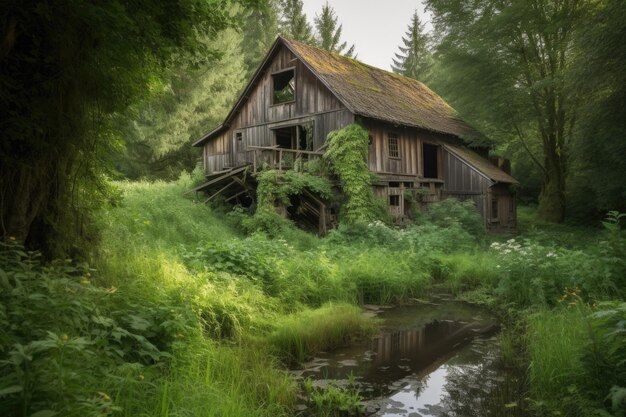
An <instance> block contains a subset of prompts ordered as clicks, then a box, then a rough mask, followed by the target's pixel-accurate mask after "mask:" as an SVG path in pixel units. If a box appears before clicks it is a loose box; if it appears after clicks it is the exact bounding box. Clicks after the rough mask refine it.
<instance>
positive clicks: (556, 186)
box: [538, 146, 565, 223]
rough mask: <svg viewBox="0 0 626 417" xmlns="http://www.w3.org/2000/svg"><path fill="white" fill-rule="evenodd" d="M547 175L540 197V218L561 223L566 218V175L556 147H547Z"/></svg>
mask: <svg viewBox="0 0 626 417" xmlns="http://www.w3.org/2000/svg"><path fill="white" fill-rule="evenodd" d="M545 148H546V149H545V152H546V157H545V175H544V178H543V185H542V188H541V194H540V195H539V210H538V211H539V217H540V218H541V219H543V220H545V221H549V222H554V223H561V222H562V221H563V219H564V218H565V173H564V166H563V161H562V159H561V156H560V155H559V153H558V152H557V150H556V149H555V147H551V146H546V147H545Z"/></svg>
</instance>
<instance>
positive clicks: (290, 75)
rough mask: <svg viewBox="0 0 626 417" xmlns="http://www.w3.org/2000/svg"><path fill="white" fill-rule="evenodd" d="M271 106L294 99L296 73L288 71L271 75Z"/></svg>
mask: <svg viewBox="0 0 626 417" xmlns="http://www.w3.org/2000/svg"><path fill="white" fill-rule="evenodd" d="M272 88H273V91H274V93H273V95H272V104H281V103H288V102H290V101H294V100H295V99H296V71H295V70H294V69H289V70H286V71H281V72H279V73H276V74H272Z"/></svg>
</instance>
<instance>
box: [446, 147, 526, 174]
mask: <svg viewBox="0 0 626 417" xmlns="http://www.w3.org/2000/svg"><path fill="white" fill-rule="evenodd" d="M443 146H444V148H446V149H447V150H448V151H449V152H451V153H452V154H453V155H456V156H457V157H459V158H460V159H462V160H463V161H465V162H466V163H468V164H469V165H470V166H472V167H474V168H475V169H476V170H477V171H478V172H480V173H482V174H483V175H484V176H485V177H487V178H489V179H490V180H492V181H494V182H503V183H507V184H519V182H518V181H517V180H516V179H515V178H513V177H512V176H510V175H509V174H507V173H506V172H504V171H503V170H501V169H500V168H498V167H497V166H495V165H494V164H492V163H491V162H489V161H488V160H487V159H485V158H483V157H482V156H480V155H478V154H477V153H476V152H474V151H472V150H470V149H468V148H465V147H463V146H455V145H451V144H445V145H443Z"/></svg>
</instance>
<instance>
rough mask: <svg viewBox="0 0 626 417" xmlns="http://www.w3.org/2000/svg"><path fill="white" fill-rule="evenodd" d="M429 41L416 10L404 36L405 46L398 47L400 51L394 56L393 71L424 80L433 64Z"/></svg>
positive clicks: (403, 42)
mask: <svg viewBox="0 0 626 417" xmlns="http://www.w3.org/2000/svg"><path fill="white" fill-rule="evenodd" d="M428 41H429V40H428V36H427V35H426V34H425V33H424V24H423V23H422V22H421V21H420V18H419V15H418V14H417V10H415V13H414V14H413V17H412V18H411V23H410V24H409V28H408V30H407V32H406V35H405V36H403V37H402V44H403V46H400V47H398V49H399V50H400V52H399V53H397V54H395V55H396V57H395V58H393V64H392V65H391V68H392V69H393V71H394V72H396V73H398V74H402V75H404V76H407V77H411V78H414V79H416V80H423V79H424V78H425V77H426V75H427V74H428V71H429V70H430V67H431V65H432V64H431V63H432V55H431V53H430V51H429V50H428Z"/></svg>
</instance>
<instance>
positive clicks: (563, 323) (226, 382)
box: [0, 176, 626, 416]
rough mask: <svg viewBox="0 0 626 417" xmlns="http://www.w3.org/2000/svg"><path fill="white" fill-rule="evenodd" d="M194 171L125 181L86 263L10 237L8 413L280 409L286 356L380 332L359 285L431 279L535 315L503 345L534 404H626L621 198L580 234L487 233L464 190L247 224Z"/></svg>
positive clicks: (349, 396) (341, 395) (288, 390)
mask: <svg viewBox="0 0 626 417" xmlns="http://www.w3.org/2000/svg"><path fill="white" fill-rule="evenodd" d="M191 181H192V179H191V178H190V177H189V176H182V177H181V179H180V180H179V181H178V182H177V183H163V182H155V183H142V182H140V183H118V184H117V185H116V186H117V187H118V188H119V189H120V192H121V194H122V197H121V199H120V200H118V201H117V202H116V203H115V206H113V205H112V206H109V207H108V208H107V209H106V210H104V211H103V212H102V213H101V216H100V218H101V227H102V228H103V241H102V242H103V243H102V248H101V250H100V251H99V252H98V253H96V254H94V255H93V257H92V265H93V266H92V267H91V268H90V267H87V266H86V265H83V264H79V263H76V262H75V261H65V260H61V261H56V262H54V263H53V264H44V263H42V261H41V260H40V259H39V258H38V255H37V254H34V253H29V252H25V251H24V250H23V249H22V248H21V246H20V245H19V244H17V243H15V242H12V241H8V242H6V243H4V244H3V247H2V251H0V257H1V262H0V265H1V268H0V270H1V271H2V273H1V274H0V278H1V279H0V285H1V286H2V292H1V293H0V302H1V305H2V310H0V340H1V341H2V344H1V346H2V350H1V351H0V355H1V360H2V362H0V367H1V368H2V369H1V371H2V373H1V375H2V377H0V404H1V405H2V409H3V410H8V415H11V416H30V415H32V414H34V413H37V412H41V413H42V414H40V415H64V416H65V415H67V416H73V415H76V416H79V415H80V416H85V415H86V416H90V415H92V416H101V415H127V416H134V415H141V414H147V415H157V416H166V415H176V414H191V415H230V416H247V415H261V416H262V415H267V416H280V415H288V414H289V413H290V412H291V408H290V407H292V405H293V404H294V403H295V398H296V391H297V387H296V386H295V384H294V383H293V382H292V380H291V379H290V378H289V377H287V375H286V374H285V373H284V371H283V370H281V369H284V368H283V366H284V364H294V363H297V362H299V361H302V360H304V359H306V358H307V357H308V356H309V355H312V354H314V353H315V352H316V351H318V350H321V349H331V348H334V347H337V346H341V345H343V344H347V343H351V342H352V341H353V340H354V339H358V338H360V337H366V336H367V335H368V334H370V332H371V331H372V330H373V329H375V327H376V323H375V322H372V321H371V320H369V319H366V318H365V317H364V316H362V315H361V313H360V310H359V309H358V307H355V306H356V305H358V304H359V303H384V304H387V303H403V302H410V301H411V300H412V299H414V298H424V297H426V296H427V295H428V293H429V291H430V290H431V288H432V287H433V286H440V287H444V288H447V289H449V290H450V291H452V292H453V293H454V294H456V295H457V296H459V297H462V298H468V299H472V300H473V301H481V302H484V303H487V304H488V305H491V306H493V307H494V308H498V309H499V310H501V311H508V312H509V313H510V314H511V316H512V317H516V320H517V321H518V322H520V323H525V327H522V329H525V330H524V332H525V339H524V343H521V344H515V346H513V347H511V349H516V346H517V348H519V347H521V348H524V349H525V350H527V353H526V355H527V356H526V357H527V358H528V361H529V362H530V364H531V367H530V371H529V372H530V374H529V376H530V381H531V397H532V399H533V404H534V408H535V409H536V410H537V411H538V412H543V411H545V412H546V413H551V412H552V411H554V410H557V411H561V412H563V413H565V412H569V411H568V410H578V411H576V413H578V415H581V416H582V415H588V413H589V412H591V411H590V410H599V409H603V410H605V411H606V412H609V413H614V415H620V414H619V413H620V412H621V411H620V410H622V409H621V408H620V407H623V403H621V402H620V401H622V399H621V398H622V396H621V395H622V393H623V386H622V385H623V384H622V382H621V381H623V377H624V369H623V366H622V365H623V363H622V362H623V360H624V354H625V352H624V351H623V346H624V339H623V315H624V306H623V302H617V301H613V303H612V304H606V303H604V302H603V301H602V300H610V299H613V300H622V299H623V297H624V294H623V288H624V283H623V277H624V276H625V274H624V270H625V269H626V266H625V265H624V259H626V256H624V236H623V233H624V232H623V231H622V230H621V226H620V223H619V222H620V221H621V217H620V215H619V214H618V213H613V214H612V216H611V217H610V218H609V219H608V220H607V226H608V229H607V231H605V232H603V233H600V232H596V233H597V238H596V239H595V240H594V239H592V238H591V237H590V236H587V240H585V241H583V242H585V243H584V245H582V246H581V245H580V244H579V243H577V241H579V239H578V238H577V236H575V235H574V236H569V235H568V234H563V235H562V236H561V237H559V236H557V232H555V231H553V232H552V233H553V234H552V235H548V236H540V238H539V239H538V238H537V236H538V235H537V232H535V231H533V230H529V232H527V233H528V234H527V235H522V236H516V237H514V238H501V239H496V240H495V242H490V241H491V240H493V237H491V238H489V237H487V236H485V235H484V233H483V232H481V231H479V229H478V228H474V227H472V224H474V222H480V220H476V218H475V217H474V216H475V213H474V211H473V208H471V207H468V206H467V205H466V204H462V203H458V202H454V201H446V202H445V203H442V204H440V205H435V206H434V208H433V210H432V211H431V212H430V213H428V214H425V215H424V216H423V217H421V218H420V219H419V222H418V224H415V225H413V226H410V227H407V228H404V229H398V228H391V227H389V226H386V225H385V224H384V223H381V222H371V223H356V224H354V225H347V224H344V225H342V226H341V227H339V228H338V229H337V230H335V231H333V232H332V233H331V234H330V235H329V236H328V237H327V238H324V239H320V238H317V237H314V236H311V235H308V234H306V233H304V232H295V229H293V227H291V226H289V225H286V226H285V229H284V230H287V231H289V233H288V234H282V235H281V233H282V232H277V235H276V236H275V237H270V236H268V235H267V234H265V233H256V234H253V235H251V236H246V235H244V234H242V233H241V232H240V230H242V229H241V222H242V221H244V220H245V219H249V218H250V216H249V215H246V214H244V213H241V212H240V213H239V214H238V215H236V216H229V215H226V214H222V213H220V212H218V211H212V210H211V209H209V208H207V207H206V206H204V205H202V204H198V203H195V202H193V201H191V200H187V199H183V198H181V194H182V193H183V192H184V191H185V190H186V189H188V188H189V186H190V182H191ZM470 231H473V233H470ZM568 233H569V232H568ZM585 233H586V234H587V235H588V232H585ZM550 236H553V237H554V238H555V239H554V241H555V242H557V241H560V240H559V239H564V238H565V237H566V238H567V239H569V241H570V243H569V244H568V245H563V244H557V243H550V240H551V239H550ZM587 242H588V243H587ZM565 246H568V247H567V248H566V247H565ZM601 301H602V302H601ZM572 303H573V304H572ZM595 303H598V304H597V305H594V304H595ZM526 317H527V318H526ZM620 326H621V327H620ZM518 345H521V346H518ZM510 356H516V357H518V358H520V357H524V356H523V355H520V354H519V353H510ZM605 397H606V398H608V399H607V402H606V403H605V402H604V398H605ZM155 398H156V399H158V400H157V401H155ZM310 398H311V401H312V403H311V404H313V403H316V404H317V403H319V404H318V405H319V410H318V411H319V412H320V413H327V415H335V413H339V414H340V411H338V410H343V409H344V408H345V409H346V410H348V409H350V410H352V411H355V410H356V408H354V407H357V404H358V393H356V392H352V391H350V392H348V391H346V392H344V391H342V389H340V388H336V389H334V388H333V389H329V390H326V391H319V392H318V391H314V392H311V393H310ZM353 400H354V401H353ZM574 400H576V401H574ZM572 404H573V405H572ZM315 407H317V406H315ZM346 407H347V408H346ZM357 408H358V407H357ZM542 410H543V411H542ZM54 413H56V414H54ZM585 413H587V414H585ZM573 415H575V414H573Z"/></svg>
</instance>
